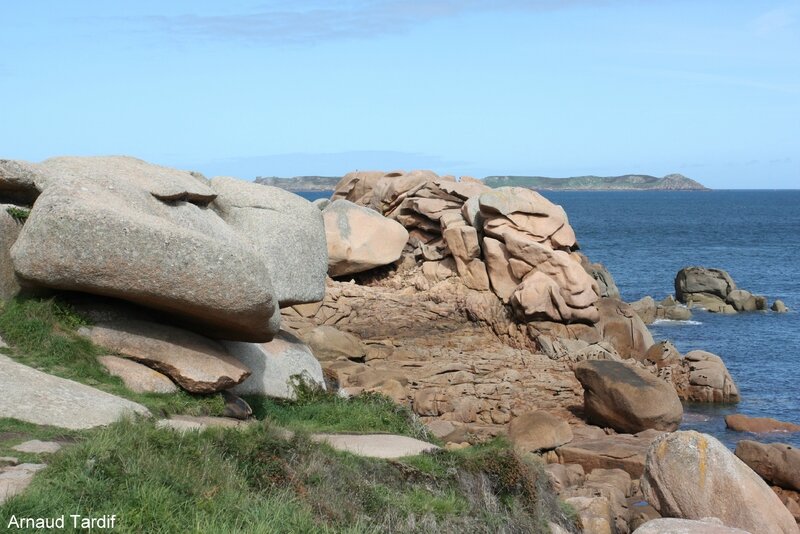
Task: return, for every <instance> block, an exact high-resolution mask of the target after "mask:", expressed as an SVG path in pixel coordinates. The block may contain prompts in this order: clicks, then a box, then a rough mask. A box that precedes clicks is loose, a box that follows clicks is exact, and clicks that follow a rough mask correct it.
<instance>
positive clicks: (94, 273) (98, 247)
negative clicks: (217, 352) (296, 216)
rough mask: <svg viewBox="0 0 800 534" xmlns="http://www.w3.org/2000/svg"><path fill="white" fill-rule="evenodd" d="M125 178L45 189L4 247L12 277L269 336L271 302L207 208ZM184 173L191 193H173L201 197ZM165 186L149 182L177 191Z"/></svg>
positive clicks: (244, 254) (208, 327)
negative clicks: (13, 238) (14, 238)
mask: <svg viewBox="0 0 800 534" xmlns="http://www.w3.org/2000/svg"><path fill="white" fill-rule="evenodd" d="M124 176H127V174H126V173H123V174H122V175H121V176H120V175H115V174H111V175H108V177H107V178H106V179H103V180H100V179H99V178H97V179H79V178H74V179H69V178H64V180H63V181H60V182H58V183H52V184H51V185H50V186H48V187H47V188H46V189H45V191H44V192H43V193H42V194H41V196H40V197H39V198H38V200H37V201H36V204H35V205H34V207H33V209H32V210H31V214H30V216H29V217H28V220H27V222H26V223H25V225H24V226H23V228H22V231H21V233H20V236H19V238H18V239H17V241H16V243H15V244H14V246H13V247H12V249H11V257H12V261H13V263H14V268H15V270H16V272H17V275H19V276H20V278H21V279H23V280H24V281H25V282H26V283H30V284H34V285H38V286H45V287H49V288H55V289H63V290H70V291H81V292H86V293H92V294H95V295H103V296H108V297H115V298H120V299H124V300H127V301H130V302H134V303H137V304H141V305H144V306H146V307H150V308H155V309H159V310H163V311H166V312H169V313H170V314H171V315H173V316H175V317H176V318H178V319H183V320H185V321H187V322H191V323H193V324H195V325H197V326H202V327H203V329H204V331H206V332H208V333H210V334H214V335H218V336H220V337H223V338H229V339H243V340H251V341H266V340H269V339H271V336H272V335H273V333H274V332H275V331H276V330H277V326H278V325H277V323H276V322H275V321H271V319H272V318H273V316H275V313H276V311H277V306H276V304H277V302H276V300H275V299H274V297H273V295H272V289H271V277H270V273H269V271H268V268H267V266H266V264H265V263H264V261H263V259H262V258H261V257H260V256H259V255H258V254H257V253H256V252H255V250H254V249H253V247H252V246H251V245H250V244H249V243H246V242H245V241H244V240H242V239H241V238H240V237H239V236H238V234H236V233H235V232H234V231H233V230H232V229H231V228H230V227H228V226H227V225H226V224H225V222H224V221H223V220H222V219H220V218H219V216H217V215H216V214H215V213H214V212H213V211H211V210H209V209H207V208H204V207H202V206H198V205H195V204H193V203H190V202H186V201H182V200H171V201H169V202H165V201H161V200H158V199H157V198H156V197H155V196H154V194H151V192H150V191H148V190H146V189H142V188H141V187H137V186H136V185H135V183H133V182H132V183H128V182H126V181H124V180H123V179H122V178H123V177H124ZM189 179H190V180H192V181H193V182H194V183H196V184H197V189H199V191H196V190H195V191H193V190H188V189H187V190H183V193H181V195H184V196H185V197H188V198H193V197H196V196H199V197H200V198H202V197H203V193H202V192H203V191H205V190H206V189H207V188H205V187H204V186H202V184H200V183H199V182H198V181H197V180H196V179H195V178H193V177H191V176H189ZM144 181H145V182H147V180H144ZM170 185H171V184H167V185H166V186H165V187H163V188H161V187H159V188H154V189H155V190H158V191H160V194H161V195H163V196H164V197H165V198H172V197H173V196H175V195H177V194H178V193H176V191H177V192H180V188H175V187H171V186H170ZM189 185H191V184H189ZM209 191H210V190H209ZM211 194H212V196H213V192H212V193H211ZM179 198H183V197H180V196H179ZM276 317H277V319H278V320H279V317H278V316H276Z"/></svg>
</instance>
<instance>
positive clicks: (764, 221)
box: [543, 190, 800, 447]
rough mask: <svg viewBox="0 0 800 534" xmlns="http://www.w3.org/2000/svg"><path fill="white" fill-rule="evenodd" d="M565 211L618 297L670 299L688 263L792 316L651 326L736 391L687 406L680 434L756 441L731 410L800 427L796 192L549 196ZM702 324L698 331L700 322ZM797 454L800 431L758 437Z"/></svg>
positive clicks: (799, 204)
mask: <svg viewBox="0 0 800 534" xmlns="http://www.w3.org/2000/svg"><path fill="white" fill-rule="evenodd" d="M543 194H544V195H545V196H546V197H547V198H548V199H550V200H551V201H553V202H555V203H557V204H560V205H562V206H563V207H564V209H565V210H566V212H567V215H568V217H569V220H570V223H571V224H572V226H573V228H574V229H575V233H576V235H577V236H578V240H579V242H580V245H581V248H582V251H583V252H584V253H585V254H587V255H588V256H589V258H591V259H592V261H599V262H601V263H603V264H605V265H606V267H607V268H608V269H609V270H610V271H611V274H612V275H613V276H614V278H615V280H616V282H617V286H618V287H619V289H620V292H621V293H622V298H623V299H624V300H627V301H634V300H638V299H640V298H642V297H644V296H645V295H650V296H652V297H653V298H655V299H656V300H660V299H662V298H663V297H666V296H667V295H669V294H674V279H675V274H676V273H677V272H678V271H679V270H680V269H681V268H683V267H686V266H689V265H702V266H706V267H717V268H721V269H725V270H726V271H728V273H730V275H731V276H732V277H733V279H734V281H735V282H736V284H737V286H738V287H741V288H743V289H747V290H749V291H751V292H753V293H756V294H761V295H766V296H767V297H768V299H769V302H770V304H771V303H772V301H773V300H774V299H776V298H779V299H782V300H783V301H784V302H785V303H786V305H787V306H789V308H790V309H791V312H790V313H787V314H777V313H773V312H753V313H745V314H737V315H733V316H731V315H718V314H712V313H707V312H703V311H695V312H694V317H693V320H694V321H693V322H690V323H671V324H670V323H663V324H654V325H652V326H651V327H650V330H651V332H652V333H653V337H654V338H655V339H656V340H660V339H669V340H671V341H673V342H674V343H675V345H676V346H677V347H678V350H680V351H681V352H683V353H685V352H688V351H689V350H693V349H703V350H707V351H709V352H713V353H715V354H717V355H719V356H721V357H722V359H723V360H724V361H725V363H726V365H727V366H728V369H729V370H730V372H731V374H732V375H733V378H734V380H735V382H736V384H737V386H738V387H739V390H740V393H741V396H742V401H741V402H740V403H739V404H737V405H731V406H717V407H709V406H708V405H689V406H687V407H686V415H685V418H684V427H685V428H693V429H696V430H699V431H702V432H707V433H710V434H712V435H714V436H716V437H717V438H718V439H720V440H721V441H723V442H724V443H726V444H728V445H729V446H735V444H736V442H737V441H738V440H739V439H748V438H750V439H752V436H751V435H747V434H742V433H739V432H732V431H729V430H727V429H726V428H725V422H724V420H723V417H724V416H725V415H727V414H729V413H735V412H739V413H743V414H746V415H750V416H758V417H774V418H777V419H780V420H782V421H789V422H792V423H796V424H800V398H798V393H800V389H799V388H798V386H799V385H800V313H798V310H800V262H798V253H800V191H785V190H783V191H763V190H761V191H710V192H677V191H676V192H671V191H641V192H639V191H602V192H571V191H570V192H565V191H558V192H544V193H543ZM697 323H699V324H697ZM758 439H759V440H760V441H781V442H784V443H791V444H793V445H795V446H798V447H800V433H795V434H774V435H767V436H759V437H758Z"/></svg>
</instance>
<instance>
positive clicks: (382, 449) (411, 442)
mask: <svg viewBox="0 0 800 534" xmlns="http://www.w3.org/2000/svg"><path fill="white" fill-rule="evenodd" d="M311 439H312V440H314V441H317V442H321V443H326V444H328V445H330V446H331V447H333V448H334V449H336V450H338V451H344V452H349V453H352V454H356V455H358V456H366V457H369V458H389V459H391V458H403V457H405V456H416V455H418V454H422V453H423V452H428V451H435V450H437V449H438V448H439V447H437V446H436V445H433V444H432V443H427V442H424V441H420V440H418V439H414V438H409V437H408V436H395V435H392V434H312V435H311Z"/></svg>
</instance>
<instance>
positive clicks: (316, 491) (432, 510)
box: [0, 300, 569, 533]
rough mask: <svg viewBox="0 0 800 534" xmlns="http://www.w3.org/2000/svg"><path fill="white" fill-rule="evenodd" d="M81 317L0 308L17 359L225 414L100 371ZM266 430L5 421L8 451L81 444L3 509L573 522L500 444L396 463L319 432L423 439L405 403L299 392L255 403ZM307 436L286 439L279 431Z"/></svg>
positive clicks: (223, 518)
mask: <svg viewBox="0 0 800 534" xmlns="http://www.w3.org/2000/svg"><path fill="white" fill-rule="evenodd" d="M81 324H82V320H81V319H80V318H78V317H76V316H75V315H74V314H72V313H71V312H70V311H69V309H67V308H64V307H63V306H61V305H59V304H58V303H57V302H55V301H52V300H44V301H41V300H17V301H12V302H10V303H8V304H7V305H6V306H5V307H4V308H3V309H2V310H1V311H0V333H2V335H3V337H4V338H5V339H6V341H8V342H9V343H10V344H12V346H14V350H13V351H11V356H12V357H13V358H15V359H17V360H19V361H22V362H24V363H26V364H28V365H33V366H35V367H38V368H41V369H44V370H46V371H48V372H51V373H53V374H57V375H60V376H64V377H66V378H71V379H75V380H78V381H81V382H84V383H88V384H90V385H93V386H95V387H99V388H101V389H104V390H106V391H109V392H111V393H115V394H118V395H121V396H125V397H127V398H130V399H132V400H135V401H138V402H141V403H142V404H145V405H147V406H148V407H149V408H150V409H151V411H153V412H154V413H157V414H158V413H159V412H166V413H208V414H215V413H219V412H220V411H221V408H222V403H221V401H220V399H219V398H218V397H217V396H197V395H189V394H185V393H183V394H178V395H137V394H133V393H130V392H128V391H127V390H126V389H125V388H124V387H123V386H122V384H121V382H120V381H119V380H117V379H116V378H114V377H110V376H109V375H108V374H106V373H105V371H104V370H103V368H102V367H101V366H99V365H98V364H97V363H96V360H95V358H96V356H97V355H98V354H100V349H98V348H97V347H95V346H93V345H92V344H91V343H88V342H87V341H85V340H83V339H82V338H79V337H77V336H76V335H75V333H74V331H75V329H76V328H77V327H78V326H80V325H81ZM248 400H249V401H250V402H251V404H252V405H253V408H254V411H255V414H256V416H257V417H258V418H259V419H261V420H262V422H261V423H259V424H256V425H253V426H252V427H250V428H248V429H247V430H244V431H238V430H231V429H211V430H208V431H205V432H202V433H189V434H186V435H179V434H176V433H174V432H172V431H170V430H164V429H157V428H155V426H154V423H153V422H152V420H145V419H140V420H133V421H123V422H120V423H118V424H115V425H112V426H110V427H107V428H102V429H95V430H90V431H83V432H68V431H64V430H61V429H54V428H46V427H37V426H35V425H30V424H27V423H21V422H19V421H14V420H9V419H5V420H3V419H0V456H16V457H18V458H19V459H20V460H22V461H34V462H35V461H41V458H39V457H37V456H36V455H25V454H20V453H16V452H13V451H11V447H12V446H13V445H15V444H17V443H20V442H22V441H26V440H28V439H57V440H60V441H73V442H75V444H73V445H71V446H69V447H66V448H65V449H63V450H62V451H60V452H59V453H57V454H56V455H53V456H52V457H49V458H48V459H46V460H45V461H46V462H47V463H49V467H48V469H46V470H44V471H42V472H40V473H39V474H37V476H36V478H35V479H34V482H33V484H32V486H31V487H30V488H29V490H28V491H27V492H26V493H25V494H23V495H22V496H19V497H17V498H14V499H11V500H10V501H8V502H7V503H6V504H5V505H4V506H2V507H0V525H3V527H5V525H7V524H8V520H9V518H10V517H11V516H12V515H16V516H17V517H23V516H24V517H52V516H58V515H60V514H70V513H80V514H83V515H95V516H97V515H102V514H105V513H108V514H112V513H114V514H117V515H118V516H120V518H121V521H122V523H121V529H118V530H116V531H118V532H187V531H188V532H297V533H306V532H353V533H356V532H358V533H360V532H364V533H367V532H459V533H463V532H547V527H546V522H547V521H548V520H554V519H555V520H558V521H560V522H562V523H564V524H568V523H569V520H567V519H566V518H565V516H564V512H563V510H562V509H561V507H560V506H559V505H558V501H557V500H556V499H555V497H554V496H553V494H552V492H551V491H550V489H549V487H548V485H547V481H546V480H547V479H546V477H545V476H544V475H543V474H542V471H541V466H540V465H538V464H536V463H532V462H531V461H528V460H523V459H521V458H520V457H518V456H517V455H516V454H514V452H513V451H512V450H511V449H510V448H509V447H508V445H507V444H506V443H504V442H501V441H498V442H493V443H490V444H487V445H485V446H481V447H475V448H471V449H468V450H466V451H461V452H447V451H441V452H439V453H436V454H431V455H423V456H419V457H415V458H410V459H407V460H404V461H402V462H386V461H380V460H370V459H365V458H358V457H355V456H352V455H348V454H343V453H337V452H335V451H333V450H332V449H330V448H329V447H328V446H326V445H323V444H317V443H314V442H312V441H310V440H309V439H308V438H307V433H308V432H312V431H333V432H336V431H340V432H342V431H350V432H393V433H399V434H405V435H410V436H416V437H422V438H424V437H426V436H425V432H424V429H423V427H422V426H421V425H420V424H419V423H418V421H417V420H416V419H415V418H414V417H413V416H412V415H411V413H410V412H409V411H408V410H407V409H405V408H402V407H398V406H396V405H394V404H393V403H392V402H391V401H390V400H388V399H386V398H384V397H380V396H377V395H372V396H363V397H357V398H356V399H351V400H346V399H341V398H338V397H337V396H335V395H329V394H325V393H320V392H314V391H306V390H303V391H300V395H299V400H298V401H296V402H288V401H275V400H270V399H263V398H254V397H250V398H248ZM279 427H288V428H292V429H294V430H296V431H298V432H297V434H296V437H295V438H294V439H293V440H292V441H291V442H290V441H286V440H285V439H284V438H282V436H283V434H282V433H279V432H276V431H275V430H274V429H275V428H279Z"/></svg>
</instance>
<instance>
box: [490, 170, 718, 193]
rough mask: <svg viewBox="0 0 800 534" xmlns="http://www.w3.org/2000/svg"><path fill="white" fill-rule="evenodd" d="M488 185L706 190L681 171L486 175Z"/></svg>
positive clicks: (565, 189)
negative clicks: (659, 174) (567, 175)
mask: <svg viewBox="0 0 800 534" xmlns="http://www.w3.org/2000/svg"><path fill="white" fill-rule="evenodd" d="M484 182H485V183H486V185H488V186H489V187H504V186H515V187H527V188H529V189H537V190H542V191H708V190H709V189H708V188H707V187H706V186H704V185H703V184H701V183H699V182H696V181H695V180H692V179H691V178H687V177H686V176H683V175H682V174H668V175H667V176H664V177H663V178H656V177H655V176H649V175H646V174H645V175H642V174H625V175H623V176H574V177H572V178H545V177H543V176H487V177H486V178H485V179H484Z"/></svg>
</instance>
